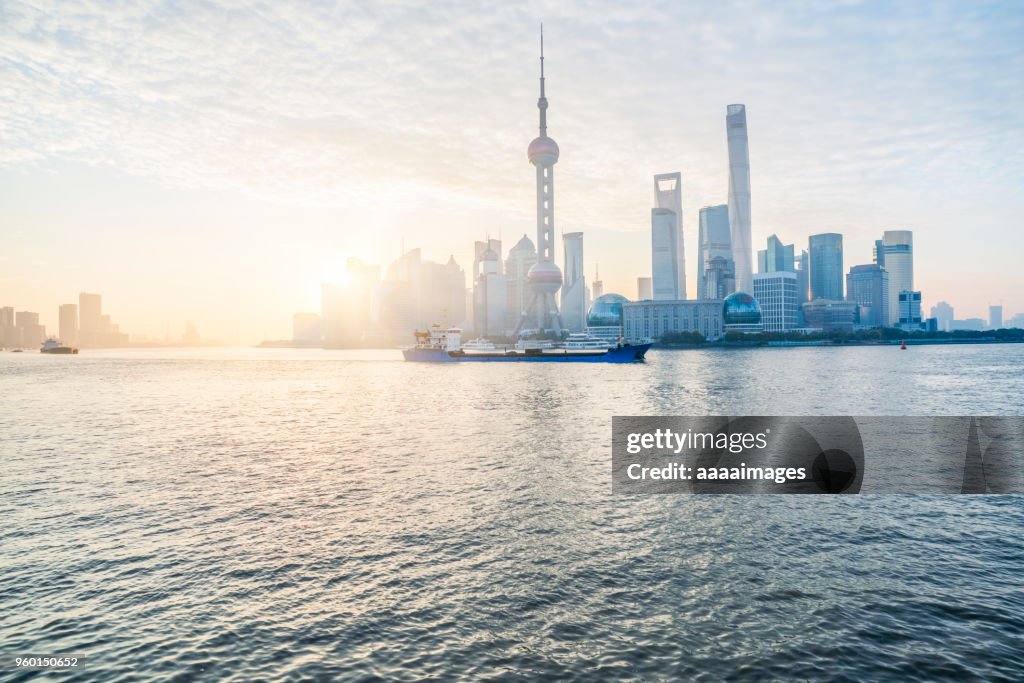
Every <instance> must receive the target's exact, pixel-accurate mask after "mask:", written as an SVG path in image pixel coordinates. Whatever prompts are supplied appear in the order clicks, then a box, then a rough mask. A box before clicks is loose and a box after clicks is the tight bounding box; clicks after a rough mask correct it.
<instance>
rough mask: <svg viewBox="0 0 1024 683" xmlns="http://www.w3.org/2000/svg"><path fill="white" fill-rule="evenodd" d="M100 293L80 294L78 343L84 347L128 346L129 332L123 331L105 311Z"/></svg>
mask: <svg viewBox="0 0 1024 683" xmlns="http://www.w3.org/2000/svg"><path fill="white" fill-rule="evenodd" d="M102 302H103V299H102V297H101V296H100V295H99V294H89V293H87V292H82V293H80V294H79V295H78V345H79V346H83V347H89V346H91V347H103V346H107V347H110V346H127V344H128V334H127V333H126V332H121V331H120V329H119V328H118V326H117V325H116V324H114V323H113V322H111V320H110V316H109V315H105V314H104V313H103V306H102Z"/></svg>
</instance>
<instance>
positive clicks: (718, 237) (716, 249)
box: [697, 204, 735, 299]
mask: <svg viewBox="0 0 1024 683" xmlns="http://www.w3.org/2000/svg"><path fill="white" fill-rule="evenodd" d="M714 258H721V259H723V261H724V265H722V264H719V266H718V268H719V270H720V271H721V272H722V273H730V274H732V273H735V268H734V264H733V261H732V237H731V236H730V234H729V207H728V206H726V205H725V204H721V205H719V206H705V207H704V208H702V209H701V210H700V222H699V227H698V234H697V298H698V299H724V298H725V297H726V296H728V295H729V294H732V290H730V291H727V292H725V293H724V294H721V293H720V292H715V293H709V292H708V290H707V287H706V285H705V283H706V282H707V280H708V277H707V273H708V270H709V269H710V267H711V260H712V259H714ZM719 279H722V278H719V277H718V276H717V275H716V276H713V277H712V280H713V281H718V280H719ZM726 279H729V282H728V283H725V284H727V285H728V286H735V279H734V278H732V275H730V276H729V278H726ZM719 294H721V295H720V296H719Z"/></svg>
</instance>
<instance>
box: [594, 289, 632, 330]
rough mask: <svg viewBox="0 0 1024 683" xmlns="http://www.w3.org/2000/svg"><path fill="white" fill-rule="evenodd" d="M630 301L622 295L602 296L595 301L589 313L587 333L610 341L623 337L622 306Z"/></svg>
mask: <svg viewBox="0 0 1024 683" xmlns="http://www.w3.org/2000/svg"><path fill="white" fill-rule="evenodd" d="M628 303H629V299H627V298H626V297H624V296H622V295H621V294H613V293H611V292H609V293H608V294H602V295H601V296H599V297H597V298H596V299H594V302H593V303H592V304H590V309H589V310H588V311H587V333H588V334H590V335H591V336H593V337H600V338H601V339H607V340H608V341H617V340H618V339H619V338H620V337H622V304H628Z"/></svg>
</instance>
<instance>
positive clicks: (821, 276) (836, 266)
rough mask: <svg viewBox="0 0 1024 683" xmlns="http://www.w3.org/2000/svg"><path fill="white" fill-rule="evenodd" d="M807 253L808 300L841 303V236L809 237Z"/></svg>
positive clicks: (823, 235)
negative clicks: (808, 256)
mask: <svg viewBox="0 0 1024 683" xmlns="http://www.w3.org/2000/svg"><path fill="white" fill-rule="evenodd" d="M809 251H810V259H809V261H810V272H809V273H808V275H809V284H810V292H809V298H810V299H811V300H812V301H813V300H815V299H828V300H829V301H842V300H843V236H842V235H840V234H839V233H835V232H826V233H822V234H820V235H811V237H810V244H809ZM890 285H891V282H890Z"/></svg>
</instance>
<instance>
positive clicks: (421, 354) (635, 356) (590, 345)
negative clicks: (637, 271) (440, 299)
mask: <svg viewBox="0 0 1024 683" xmlns="http://www.w3.org/2000/svg"><path fill="white" fill-rule="evenodd" d="M574 337H575V338H574ZM461 339H462V330H460V329H459V328H448V329H443V328H440V327H433V328H431V329H430V330H429V331H427V332H416V345H415V346H412V347H410V348H407V349H403V350H402V354H403V355H404V356H405V359H406V360H408V361H417V362H423V363H453V362H468V363H635V362H638V361H642V360H643V359H644V354H646V353H647V350H648V349H650V348H651V345H650V344H622V343H616V344H614V345H613V344H608V343H607V342H601V341H598V340H594V339H593V338H584V336H583V335H572V336H571V337H570V339H569V340H568V341H566V342H564V343H562V344H560V345H555V344H554V343H551V342H520V344H517V345H516V347H515V348H497V347H494V348H483V346H484V345H474V347H463V346H462V344H461Z"/></svg>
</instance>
